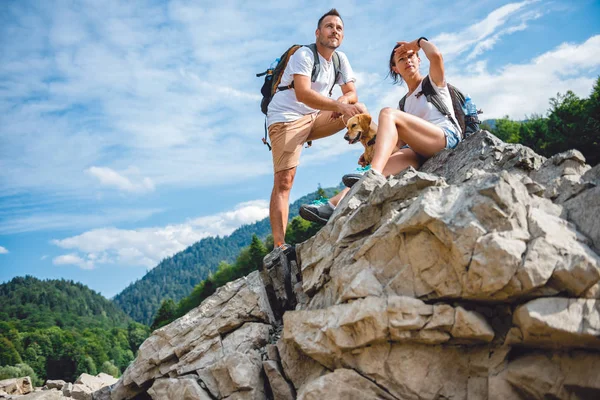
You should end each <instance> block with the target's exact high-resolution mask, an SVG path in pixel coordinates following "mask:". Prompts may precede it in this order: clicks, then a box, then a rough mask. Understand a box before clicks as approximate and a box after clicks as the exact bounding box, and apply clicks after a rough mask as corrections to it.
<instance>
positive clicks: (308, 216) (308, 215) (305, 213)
mask: <svg viewBox="0 0 600 400" xmlns="http://www.w3.org/2000/svg"><path fill="white" fill-rule="evenodd" d="M298 214H300V216H301V217H302V218H303V219H305V220H307V221H310V222H317V223H322V224H326V223H327V221H329V218H327V219H325V218H323V217H320V216H318V215H317V214H315V213H314V212H312V211H310V210H307V209H305V208H300V211H299V212H298Z"/></svg>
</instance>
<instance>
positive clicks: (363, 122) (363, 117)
mask: <svg viewBox="0 0 600 400" xmlns="http://www.w3.org/2000/svg"><path fill="white" fill-rule="evenodd" d="M357 117H358V123H359V124H360V127H361V128H362V129H363V131H367V132H368V131H369V127H370V126H371V116H370V115H369V114H359V115H358V116H357Z"/></svg>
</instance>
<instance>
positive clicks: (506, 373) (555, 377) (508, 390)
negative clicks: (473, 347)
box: [489, 351, 600, 400]
mask: <svg viewBox="0 0 600 400" xmlns="http://www.w3.org/2000/svg"><path fill="white" fill-rule="evenodd" d="M599 370H600V355H599V354H598V353H590V352H585V351H572V352H569V353H564V352H559V353H554V354H546V353H541V352H534V353H530V354H525V355H523V356H521V357H518V358H516V359H514V360H512V361H511V362H510V363H508V365H507V366H506V368H505V369H504V370H503V371H502V372H501V373H499V374H497V375H494V376H491V377H490V379H489V399H490V400H504V399H508V398H510V399H523V400H525V399H549V398H552V399H597V398H600V380H599V379H598V371H599Z"/></svg>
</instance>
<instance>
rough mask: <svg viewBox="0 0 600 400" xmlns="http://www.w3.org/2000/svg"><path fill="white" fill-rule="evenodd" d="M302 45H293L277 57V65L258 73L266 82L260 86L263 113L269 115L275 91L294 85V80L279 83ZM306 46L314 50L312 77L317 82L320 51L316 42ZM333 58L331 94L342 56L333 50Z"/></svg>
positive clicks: (311, 79) (319, 69)
mask: <svg viewBox="0 0 600 400" xmlns="http://www.w3.org/2000/svg"><path fill="white" fill-rule="evenodd" d="M301 47H305V46H303V45H301V44H295V45H293V46H292V47H290V48H289V49H287V50H286V51H285V53H283V54H282V55H281V57H279V58H278V59H277V60H278V62H277V65H276V66H275V68H273V69H271V68H269V69H267V70H266V71H265V72H261V73H259V74H256V76H257V77H261V76H264V77H265V82H264V83H263V85H262V87H261V88H260V92H261V93H262V95H263V99H262V101H261V102H260V109H261V111H262V112H263V114H265V115H267V109H268V107H269V103H270V102H271V99H272V98H273V96H274V95H275V92H277V91H278V90H279V91H282V90H287V89H292V88H293V87H294V81H293V80H292V83H291V84H289V85H287V86H279V85H280V84H281V78H282V76H283V71H285V67H287V64H288V61H289V60H290V57H291V56H292V55H293V54H294V53H295V52H296V51H297V50H298V49H299V48H301ZM306 47H308V48H309V49H311V50H312V53H313V56H314V58H315V62H314V64H313V69H312V73H311V78H310V81H311V82H315V81H316V80H317V76H318V75H319V72H320V71H321V62H320V61H319V53H317V45H316V44H315V43H312V44H309V45H307V46H306ZM332 60H333V71H334V80H333V85H331V89H329V96H331V93H332V92H333V87H334V86H335V82H337V79H338V74H339V72H340V56H339V54H338V53H336V52H333V56H332Z"/></svg>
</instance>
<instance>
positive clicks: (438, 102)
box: [398, 75, 481, 139]
mask: <svg viewBox="0 0 600 400" xmlns="http://www.w3.org/2000/svg"><path fill="white" fill-rule="evenodd" d="M448 91H449V92H450V98H451V99H452V107H453V108H454V116H455V117H456V121H457V122H458V125H459V126H457V128H458V129H459V130H460V133H461V135H462V138H463V139H465V138H467V137H469V136H471V135H472V134H473V133H475V132H477V131H479V124H481V121H479V118H478V117H477V116H476V115H475V116H471V115H466V114H465V101H466V98H465V95H464V94H463V93H462V92H461V91H460V90H459V89H458V88H457V87H456V86H453V85H451V84H449V83H448ZM420 94H423V95H425V98H426V99H427V101H428V102H430V103H432V104H433V105H434V106H435V108H437V109H438V111H439V112H441V113H442V114H443V115H445V116H446V117H448V119H449V120H450V121H452V123H453V124H455V123H454V120H453V119H452V114H451V113H450V111H449V110H448V108H447V107H446V105H445V104H444V102H443V101H442V99H441V96H440V95H439V94H438V92H436V91H435V89H434V88H433V86H432V84H431V80H430V79H429V75H427V76H426V77H425V78H423V83H422V84H421V92H420ZM420 94H417V96H419V95H420ZM404 103H406V95H404V97H402V99H400V102H399V103H398V108H399V109H400V110H401V111H404ZM477 113H478V114H481V110H480V111H478V112H477ZM455 125H456V124H455Z"/></svg>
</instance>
